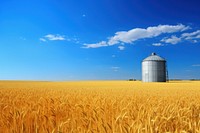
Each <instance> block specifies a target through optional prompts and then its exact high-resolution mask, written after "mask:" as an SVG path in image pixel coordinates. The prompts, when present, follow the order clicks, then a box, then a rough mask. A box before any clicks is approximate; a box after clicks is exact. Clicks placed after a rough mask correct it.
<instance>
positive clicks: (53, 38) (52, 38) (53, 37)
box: [44, 34, 65, 41]
mask: <svg viewBox="0 0 200 133" xmlns="http://www.w3.org/2000/svg"><path fill="white" fill-rule="evenodd" d="M44 38H46V39H48V40H50V41H63V40H65V36H64V35H59V34H56V35H53V34H48V35H46V36H44Z"/></svg>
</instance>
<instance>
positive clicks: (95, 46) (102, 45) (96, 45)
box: [82, 41, 108, 48]
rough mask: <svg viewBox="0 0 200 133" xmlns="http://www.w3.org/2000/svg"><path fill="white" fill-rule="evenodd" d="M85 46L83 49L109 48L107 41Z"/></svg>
mask: <svg viewBox="0 0 200 133" xmlns="http://www.w3.org/2000/svg"><path fill="white" fill-rule="evenodd" d="M83 45H84V46H83V47H82V48H99V47H105V46H108V44H107V43H106V42H105V41H102V42H99V43H94V44H83Z"/></svg>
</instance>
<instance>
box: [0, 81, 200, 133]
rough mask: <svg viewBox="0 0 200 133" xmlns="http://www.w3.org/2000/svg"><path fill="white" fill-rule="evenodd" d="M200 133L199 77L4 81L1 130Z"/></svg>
mask: <svg viewBox="0 0 200 133" xmlns="http://www.w3.org/2000/svg"><path fill="white" fill-rule="evenodd" d="M11 132H12V133H45V132H51V133H93V132H94V133H95V132H99V133H103V132H105V133H164V132H166V133H167V132H175V133H184V132H191V133H195V132H200V82H197V81H196V82H195V81H193V82H189V81H188V82H169V83H141V82H129V81H93V82H92V81H87V82H22V81H21V82H20V81H18V82H17V81H16V82H14V81H12V82H11V81H1V82H0V133H11Z"/></svg>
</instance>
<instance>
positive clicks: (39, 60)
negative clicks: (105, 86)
mask: <svg viewBox="0 0 200 133" xmlns="http://www.w3.org/2000/svg"><path fill="white" fill-rule="evenodd" d="M199 5H200V2H199V1H198V0H184V1H182V0H176V1H174V0H152V1H148V0H123V1H122V0H96V1H94V0H79V1H76V0H29V1H26V0H1V2H0V80H56V81H57V80H113V79H129V78H136V79H141V61H142V60H143V59H144V58H145V57H147V56H148V55H150V54H151V53H152V52H156V53H157V54H158V55H160V56H161V57H164V58H165V59H166V60H167V64H168V71H169V77H170V78H181V79H190V78H200V52H199V51H200V25H199V24H200V15H199V13H200V8H199Z"/></svg>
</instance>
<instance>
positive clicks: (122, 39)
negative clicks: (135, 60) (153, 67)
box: [84, 24, 190, 48]
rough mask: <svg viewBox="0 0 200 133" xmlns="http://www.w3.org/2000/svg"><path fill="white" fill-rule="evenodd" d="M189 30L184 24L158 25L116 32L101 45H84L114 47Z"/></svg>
mask: <svg viewBox="0 0 200 133" xmlns="http://www.w3.org/2000/svg"><path fill="white" fill-rule="evenodd" d="M187 29H190V27H189V26H185V25H183V24H178V25H158V26H153V27H148V28H146V29H143V28H134V29H132V30H129V31H119V32H116V33H115V35H114V36H112V37H110V38H109V40H108V41H102V42H103V45H102V42H99V43H93V44H84V45H85V47H86V48H98V47H102V46H112V45H116V44H119V43H133V42H134V41H137V40H139V39H145V38H153V37H157V36H159V35H161V34H165V33H175V32H182V31H185V30H187Z"/></svg>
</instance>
